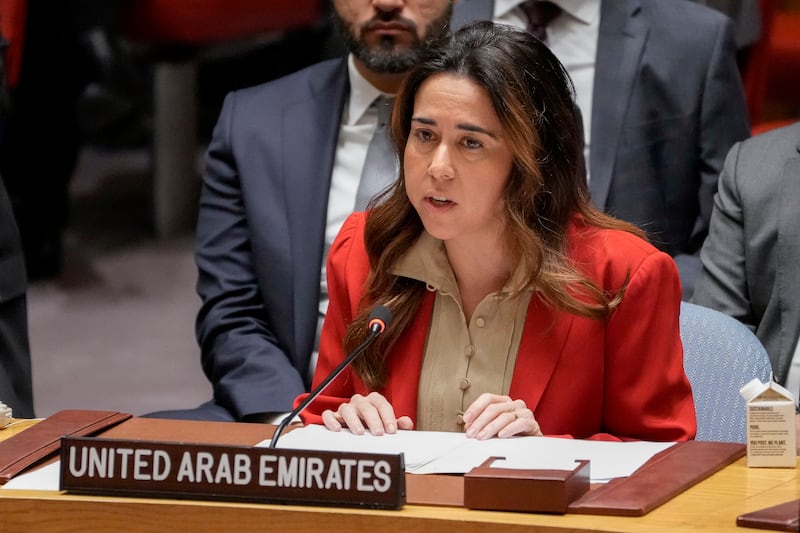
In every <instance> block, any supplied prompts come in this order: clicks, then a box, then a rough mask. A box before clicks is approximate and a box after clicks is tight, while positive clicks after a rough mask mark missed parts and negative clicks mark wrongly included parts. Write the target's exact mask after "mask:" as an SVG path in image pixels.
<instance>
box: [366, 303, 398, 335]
mask: <svg viewBox="0 0 800 533" xmlns="http://www.w3.org/2000/svg"><path fill="white" fill-rule="evenodd" d="M391 321H392V310H391V309H389V308H388V307H386V306H385V305H379V306H377V307H375V308H374V309H373V310H372V312H371V313H370V314H369V322H368V324H369V329H370V330H371V331H374V332H375V333H383V330H385V329H386V326H388V325H389V323H390V322H391Z"/></svg>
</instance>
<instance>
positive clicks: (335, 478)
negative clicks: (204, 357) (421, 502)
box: [60, 437, 406, 509]
mask: <svg viewBox="0 0 800 533" xmlns="http://www.w3.org/2000/svg"><path fill="white" fill-rule="evenodd" d="M60 479H61V483H60V489H61V490H65V491H67V492H73V493H78V494H99V495H110V496H140V497H156V498H192V499H206V500H229V501H247V502H262V503H287V504H295V505H299V504H312V505H329V506H332V505H341V506H350V507H368V508H373V509H399V508H401V507H402V506H403V505H404V504H405V502H406V487H405V474H404V464H403V455H402V454H394V455H391V454H373V453H338V452H322V451H307V450H291V449H284V448H255V447H252V446H239V445H219V444H194V443H183V442H165V441H147V440H129V439H125V440H123V439H108V438H87V437H64V438H63V439H62V440H61V478H60Z"/></svg>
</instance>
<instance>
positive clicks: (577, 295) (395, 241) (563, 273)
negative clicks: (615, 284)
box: [344, 22, 644, 390]
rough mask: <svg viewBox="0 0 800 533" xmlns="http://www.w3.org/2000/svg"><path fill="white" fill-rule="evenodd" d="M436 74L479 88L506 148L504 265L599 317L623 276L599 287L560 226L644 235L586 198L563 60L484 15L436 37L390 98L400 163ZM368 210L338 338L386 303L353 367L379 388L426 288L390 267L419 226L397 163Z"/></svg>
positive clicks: (545, 292) (361, 334)
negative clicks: (419, 98) (364, 259)
mask: <svg viewBox="0 0 800 533" xmlns="http://www.w3.org/2000/svg"><path fill="white" fill-rule="evenodd" d="M440 73H448V74H452V75H455V76H459V77H463V78H466V79H469V80H471V81H473V82H475V83H477V84H478V85H480V86H481V87H483V88H484V89H485V90H486V91H487V93H488V94H489V97H490V99H491V101H492V105H493V107H494V111H495V113H497V116H498V117H499V119H500V123H501V124H502V126H503V130H504V133H505V135H506V138H507V139H508V141H509V143H510V145H511V149H512V152H513V153H514V162H513V168H512V171H511V175H510V176H509V180H508V183H507V184H506V188H505V205H506V210H505V211H506V224H507V227H506V230H507V231H506V234H507V237H508V240H509V242H508V249H509V250H511V251H512V254H513V256H512V260H513V261H514V264H518V265H521V266H522V268H523V271H524V272H525V273H526V285H525V286H524V287H521V288H520V289H521V290H522V289H528V288H532V289H535V290H536V291H538V294H539V297H541V298H543V299H544V300H545V301H547V302H548V303H549V304H550V305H552V306H554V307H555V308H557V309H560V310H563V311H567V312H570V313H574V314H577V315H580V316H585V317H590V318H592V319H597V320H602V319H605V318H607V317H608V316H609V315H610V314H611V312H612V311H613V310H614V309H615V308H616V306H617V305H619V303H620V301H621V300H622V297H623V295H624V293H625V288H626V286H627V281H626V282H625V283H624V284H623V286H621V287H619V288H618V289H617V290H615V291H613V293H606V292H605V291H604V290H603V289H602V288H601V287H599V286H598V285H597V284H596V283H594V282H593V281H592V280H590V279H588V278H587V277H586V276H585V275H584V274H582V273H581V272H580V271H579V270H578V269H577V268H576V267H575V266H574V265H573V264H571V262H570V260H569V257H568V256H567V251H566V249H567V236H566V231H567V225H568V223H569V222H570V221H571V220H573V219H575V218H576V217H577V218H579V219H582V221H583V223H584V224H586V225H589V226H595V227H598V228H610V229H618V230H623V231H627V232H630V233H633V234H635V235H637V236H640V237H644V234H643V232H642V231H641V230H639V229H638V228H636V227H635V226H633V225H631V224H628V223H626V222H623V221H621V220H617V219H615V218H612V217H610V216H608V215H605V214H603V213H602V212H601V211H599V210H598V209H596V208H595V207H593V206H592V204H591V203H590V200H589V191H588V188H587V184H586V169H585V163H584V157H583V148H584V143H583V129H582V122H581V116H580V111H579V110H578V108H577V106H576V104H575V100H574V89H573V87H572V82H571V80H570V78H569V76H568V75H567V73H566V71H565V70H564V67H563V66H562V65H561V63H559V61H558V60H557V59H556V57H555V56H554V55H553V54H552V53H551V52H550V50H549V49H548V48H547V46H546V45H544V44H542V43H541V42H540V41H538V40H537V39H535V38H534V37H532V36H530V35H529V34H528V33H527V32H523V31H520V30H516V29H513V28H510V27H507V26H502V25H497V24H493V23H491V22H479V23H475V24H472V25H470V26H467V27H465V28H463V29H461V30H460V31H458V32H456V33H455V34H454V35H452V36H449V37H447V38H445V39H443V40H442V41H440V42H438V43H436V44H435V45H434V46H432V48H431V49H430V51H429V53H428V55H427V57H426V59H425V60H424V61H423V62H421V63H420V64H419V65H418V66H417V67H415V68H414V69H413V70H412V71H411V72H410V73H409V75H408V77H407V78H406V80H405V81H404V83H403V85H402V87H401V88H400V91H399V92H398V94H397V97H396V99H395V104H394V109H393V112H392V122H391V131H392V137H393V140H394V144H395V148H396V150H397V153H398V154H401V157H400V160H401V161H402V154H403V151H404V149H405V145H406V141H407V140H408V135H409V131H410V128H411V117H412V113H413V110H414V99H415V96H416V93H417V90H418V89H419V87H420V85H422V83H423V82H424V81H425V80H426V79H428V78H429V77H431V76H432V75H434V74H440ZM371 207H372V209H371V210H370V211H369V213H368V215H367V222H366V230H365V243H366V248H367V253H368V255H369V261H370V268H371V273H370V276H369V279H368V280H367V283H366V288H365V292H364V295H363V296H362V299H361V308H360V311H359V313H358V314H357V315H356V317H355V318H354V320H353V322H352V323H351V324H350V325H349V327H348V329H347V333H346V335H345V339H344V344H345V350H347V351H349V350H352V349H353V348H354V347H355V346H357V345H358V344H359V343H360V342H361V341H362V340H363V339H364V338H365V336H366V331H367V316H368V313H369V310H370V309H371V308H372V307H373V306H374V305H377V304H383V305H387V306H388V307H389V308H390V309H391V310H392V313H393V319H392V323H391V325H390V326H389V327H388V328H387V330H386V331H385V332H384V333H383V335H381V337H379V338H378V339H377V341H376V342H375V343H374V344H373V345H372V346H370V348H369V349H368V350H367V351H366V352H365V353H364V354H362V356H361V357H360V358H359V359H357V360H356V362H355V364H354V366H355V369H356V372H357V373H358V374H359V376H360V377H361V379H362V380H363V381H364V383H365V384H367V386H369V387H370V388H372V389H375V390H379V389H381V388H383V386H384V385H385V383H386V366H385V356H386V354H388V353H389V351H390V350H391V348H392V346H393V345H394V344H395V342H396V341H397V339H398V338H399V337H400V335H402V334H403V333H404V332H405V331H406V329H407V328H408V326H409V324H410V323H411V321H412V320H414V317H415V315H416V312H417V310H418V308H419V305H420V303H421V301H422V298H423V297H424V295H425V292H426V286H425V284H424V283H421V282H419V281H416V280H412V279H408V278H403V277H399V276H395V275H392V274H391V273H390V272H391V268H392V266H393V265H394V264H395V263H396V261H397V260H398V258H399V257H401V256H402V255H403V254H404V253H405V252H406V251H407V250H408V249H409V247H410V246H411V245H412V244H413V243H414V242H415V241H416V240H417V238H418V237H419V235H420V234H421V232H422V231H423V225H422V221H421V220H420V218H419V216H418V215H417V212H416V211H415V210H414V208H413V206H412V205H411V203H410V201H409V199H408V196H407V195H406V191H405V176H404V173H403V168H402V165H401V169H400V176H399V178H398V180H397V181H396V182H395V184H394V185H393V186H392V187H391V188H390V189H389V190H388V191H386V193H384V194H383V195H382V196H381V197H380V198H378V199H376V201H374V202H373V203H372V205H371Z"/></svg>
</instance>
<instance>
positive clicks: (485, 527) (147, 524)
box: [0, 428, 800, 533]
mask: <svg viewBox="0 0 800 533" xmlns="http://www.w3.org/2000/svg"><path fill="white" fill-rule="evenodd" d="M11 429H17V428H11ZM5 431H10V430H5ZM8 436H10V435H8V434H4V433H2V432H0V438H7V437H8ZM798 468H800V459H799V460H798ZM797 498H800V479H798V470H797V469H795V470H792V469H748V468H747V467H746V466H745V460H744V459H740V460H739V461H737V462H736V463H734V464H732V465H730V466H728V467H726V468H724V469H723V470H721V471H719V472H717V473H716V474H714V475H713V476H711V477H710V478H708V479H706V480H705V481H702V482H700V483H699V484H697V485H695V486H694V487H692V488H690V489H689V490H687V491H686V492H684V493H683V494H680V495H679V496H677V497H675V498H674V499H673V500H671V501H669V502H667V503H666V504H664V505H662V506H661V507H659V508H657V509H656V510H654V511H652V512H651V513H649V514H647V515H646V516H643V517H640V518H627V517H604V516H594V515H564V516H549V515H535V514H522V513H502V512H490V511H471V510H468V509H462V508H455V507H426V506H418V505H407V506H406V507H404V508H403V509H402V510H400V511H375V510H361V509H351V508H323V507H300V506H288V505H286V506H281V505H264V504H243V503H222V502H201V501H191V500H157V499H143V498H112V497H99V496H76V495H71V494H64V493H60V492H57V491H17V490H0V531H3V532H5V531H9V532H26V531H81V532H83V531H142V532H152V531H214V532H217V531H232V532H242V531H264V530H270V529H272V528H275V529H279V530H280V531H287V532H314V533H320V532H325V533H328V532H335V531H364V532H366V531H386V532H403V533H414V532H429V531H443V532H454V533H456V532H457V533H472V532H474V533H484V532H486V533H493V532H498V533H500V532H502V533H506V532H512V533H513V532H517V531H519V532H522V531H535V532H550V531H571V532H580V531H626V532H627V531H630V532H639V531H641V532H645V531H646V532H660V531H700V530H703V531H730V532H739V533H743V532H744V531H757V530H749V529H745V528H739V527H736V517H737V516H738V515H740V514H743V513H746V512H750V511H756V510H759V509H762V508H764V507H769V506H771V505H775V504H778V503H782V502H785V501H789V500H792V499H797Z"/></svg>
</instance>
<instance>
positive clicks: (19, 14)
mask: <svg viewBox="0 0 800 533" xmlns="http://www.w3.org/2000/svg"><path fill="white" fill-rule="evenodd" d="M0 32H2V34H3V38H4V39H5V40H6V43H7V44H8V48H7V49H6V57H5V61H6V62H5V65H6V83H7V84H8V87H14V86H15V85H16V83H17V80H18V79H19V68H20V64H21V63H22V43H23V41H24V36H25V0H0Z"/></svg>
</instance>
